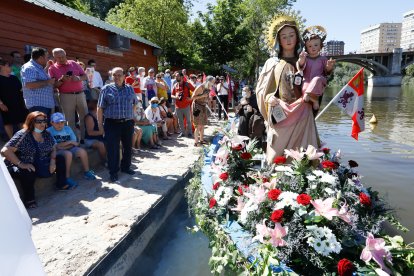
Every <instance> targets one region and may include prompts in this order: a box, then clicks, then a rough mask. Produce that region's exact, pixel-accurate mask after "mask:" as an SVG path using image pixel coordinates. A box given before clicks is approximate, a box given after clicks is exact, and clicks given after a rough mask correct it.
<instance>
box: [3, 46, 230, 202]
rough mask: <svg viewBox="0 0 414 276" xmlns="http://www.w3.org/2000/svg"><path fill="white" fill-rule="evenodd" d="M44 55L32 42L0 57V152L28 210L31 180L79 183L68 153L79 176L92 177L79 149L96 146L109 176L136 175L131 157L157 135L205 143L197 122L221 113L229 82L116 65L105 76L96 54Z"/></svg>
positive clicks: (156, 145) (154, 146)
mask: <svg viewBox="0 0 414 276" xmlns="http://www.w3.org/2000/svg"><path fill="white" fill-rule="evenodd" d="M51 54H52V56H53V60H52V59H51V58H50V57H49V53H48V52H47V50H45V49H43V48H33V49H32V52H31V56H30V59H29V60H27V61H26V62H25V63H23V61H22V57H21V55H20V53H19V52H17V51H14V52H12V53H11V59H12V61H8V60H7V59H6V58H4V59H3V58H0V112H1V116H2V120H3V125H4V130H5V132H6V135H7V136H8V139H9V140H8V142H7V143H6V144H5V146H4V147H3V148H2V150H1V154H2V155H3V156H4V158H5V163H6V165H7V167H8V169H9V171H10V173H11V175H12V176H13V177H14V178H17V179H18V180H19V181H20V183H21V187H22V191H23V195H22V197H23V200H24V203H25V205H26V207H27V208H35V207H37V203H36V200H35V192H34V183H35V180H36V179H37V178H44V177H50V176H52V175H53V174H56V187H57V189H58V190H71V189H74V188H76V187H77V186H78V183H77V181H76V180H75V179H74V178H73V177H72V176H71V164H72V163H73V162H77V161H76V160H75V159H79V160H80V162H81V164H82V168H83V170H84V173H83V178H85V179H87V180H93V179H96V175H95V172H94V171H93V170H92V169H91V168H90V166H89V160H88V154H87V151H86V150H85V149H88V148H90V149H93V150H96V151H98V152H99V155H100V159H101V160H102V164H103V165H104V166H106V167H107V168H108V170H109V180H110V181H111V182H116V181H117V180H118V173H119V172H122V173H126V174H129V175H133V174H135V173H139V171H138V170H133V169H132V168H131V160H132V156H133V155H139V154H140V152H141V151H142V149H141V145H143V146H145V147H146V148H147V149H148V150H158V149H160V148H162V147H163V145H162V143H161V140H170V139H178V138H181V137H183V138H184V137H185V138H190V139H194V146H195V147H198V146H200V145H202V144H205V143H206V141H205V140H204V128H205V126H206V125H207V123H208V117H209V116H216V107H218V118H219V119H221V118H222V115H223V119H227V117H228V102H229V101H228V98H229V95H230V91H229V90H230V89H231V87H233V88H234V83H233V82H231V83H228V82H227V81H226V79H225V78H224V77H219V76H217V77H213V76H205V75H201V74H199V75H194V74H191V75H190V76H188V75H187V72H186V70H185V69H183V70H181V71H175V72H171V71H170V70H169V69H167V70H165V72H159V73H156V71H155V69H154V68H149V70H148V71H146V69H145V68H144V67H130V68H128V69H127V70H124V69H123V68H120V67H115V68H113V69H112V70H111V71H110V72H109V76H108V80H107V81H105V82H104V81H103V79H102V76H101V74H100V73H99V72H98V71H97V70H96V67H97V63H96V61H95V60H93V59H91V60H89V61H88V62H87V63H86V64H85V63H83V62H81V61H75V60H70V59H68V58H67V56H66V52H65V50H64V49H61V48H55V49H53V51H52V53H51ZM193 130H194V133H193ZM164 146H165V145H164ZM120 150H121V151H122V154H120ZM121 156H122V159H121Z"/></svg>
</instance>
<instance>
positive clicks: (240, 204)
mask: <svg viewBox="0 0 414 276" xmlns="http://www.w3.org/2000/svg"><path fill="white" fill-rule="evenodd" d="M245 205H246V204H245V203H244V202H243V199H242V197H241V196H238V197H237V206H236V208H232V209H231V210H232V211H236V212H241V211H242V210H243V208H244V206H245Z"/></svg>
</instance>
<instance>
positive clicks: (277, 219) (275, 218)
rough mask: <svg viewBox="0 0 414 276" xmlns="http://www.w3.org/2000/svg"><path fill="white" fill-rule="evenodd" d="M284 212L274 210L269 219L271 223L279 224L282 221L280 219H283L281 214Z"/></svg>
mask: <svg viewBox="0 0 414 276" xmlns="http://www.w3.org/2000/svg"><path fill="white" fill-rule="evenodd" d="M284 212H285V211H283V210H276V211H274V212H273V213H272V215H271V216H270V219H271V220H272V221H273V222H281V221H282V218H283V213H284Z"/></svg>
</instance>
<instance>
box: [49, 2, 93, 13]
mask: <svg viewBox="0 0 414 276" xmlns="http://www.w3.org/2000/svg"><path fill="white" fill-rule="evenodd" d="M55 1H56V2H58V3H60V4H62V5H65V6H67V7H69V8H72V9H75V10H78V11H80V12H83V13H86V14H89V15H94V14H93V12H92V11H91V6H90V3H89V2H88V0H55Z"/></svg>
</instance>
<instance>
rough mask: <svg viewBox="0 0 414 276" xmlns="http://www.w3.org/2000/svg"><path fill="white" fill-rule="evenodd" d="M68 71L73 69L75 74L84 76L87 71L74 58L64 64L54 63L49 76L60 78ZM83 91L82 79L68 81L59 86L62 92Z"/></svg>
mask: <svg viewBox="0 0 414 276" xmlns="http://www.w3.org/2000/svg"><path fill="white" fill-rule="evenodd" d="M68 71H72V75H73V76H83V75H85V72H84V71H83V69H82V67H80V65H79V64H77V63H76V61H74V60H68V62H67V63H66V64H64V65H61V64H57V63H54V64H53V65H52V66H50V67H49V76H50V77H51V78H55V79H56V80H58V79H59V78H60V77H61V76H63V75H66V74H67V72H68ZM81 91H83V85H82V81H66V82H64V83H63V84H62V85H61V86H60V87H59V92H60V93H71V92H81Z"/></svg>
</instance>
